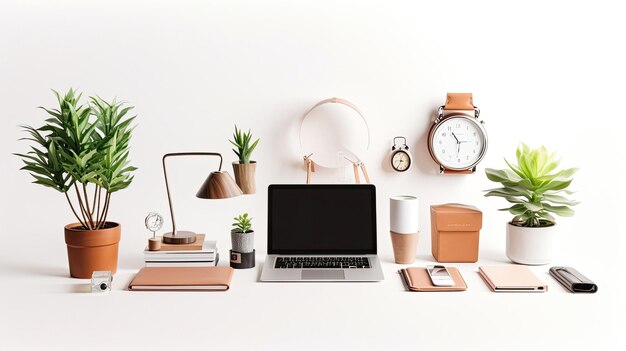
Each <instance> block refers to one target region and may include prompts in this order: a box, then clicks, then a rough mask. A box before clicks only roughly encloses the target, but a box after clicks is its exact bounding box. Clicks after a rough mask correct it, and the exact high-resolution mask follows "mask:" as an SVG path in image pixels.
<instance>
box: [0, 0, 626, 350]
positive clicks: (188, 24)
mask: <svg viewBox="0 0 626 351" xmlns="http://www.w3.org/2000/svg"><path fill="white" fill-rule="evenodd" d="M622 17H623V9H622V8H621V7H620V6H618V5H615V4H614V3H611V2H604V1H594V2H545V1H525V2H520V3H509V2H476V1H472V2H469V1H438V2H435V1H429V2H422V3H418V2H411V1H385V2H383V1H380V2H366V1H344V2H339V1H306V2H287V1H262V2H253V1H248V2H246V1H223V2H215V1H176V2H174V1H135V2H129V1H91V2H85V1H47V2H46V1H13V2H9V1H2V2H1V5H0V102H1V104H0V106H2V108H1V112H0V113H1V115H2V122H3V126H4V127H3V128H1V129H0V133H1V134H0V145H1V150H2V153H0V162H1V164H2V181H1V182H0V186H1V187H2V188H1V192H0V194H2V198H3V200H2V201H1V202H0V206H1V207H0V216H1V221H0V222H1V223H2V227H3V233H2V237H3V240H4V244H3V245H0V246H1V247H2V248H1V249H0V250H1V251H2V254H1V255H0V265H1V266H0V269H1V272H2V275H3V276H4V277H8V278H10V279H5V278H2V279H1V280H0V285H1V286H2V289H3V290H5V291H11V292H12V293H11V294H15V295H19V294H20V293H21V291H23V289H39V290H46V289H47V288H48V287H47V286H46V285H45V284H39V283H33V280H32V279H30V278H28V277H30V276H31V275H32V274H39V275H44V276H45V275H46V274H54V275H64V274H67V273H66V269H67V268H66V264H67V263H66V258H65V245H64V242H63V236H62V233H63V231H62V230H63V229H62V228H63V225H64V224H67V223H69V222H70V221H72V220H73V219H72V216H71V212H70V211H69V209H68V208H67V206H66V203H65V199H64V198H63V197H62V196H61V195H60V194H58V193H55V192H54V191H52V190H50V189H47V188H45V189H44V188H42V187H40V186H34V185H31V184H30V179H29V176H28V175H27V174H25V173H23V172H18V171H17V169H18V168H19V167H20V161H19V159H18V158H17V157H14V156H12V155H11V153H12V152H23V151H25V150H26V149H27V144H26V143H23V142H18V141H16V140H17V139H18V138H20V137H21V136H22V134H21V133H20V132H19V129H18V128H17V125H19V124H31V125H35V126H36V125H40V124H41V122H42V121H43V119H44V118H45V114H44V113H43V111H41V110H38V109H36V107H37V106H47V107H51V106H54V105H55V98H54V96H53V95H52V94H51V92H50V89H51V88H52V89H56V90H60V91H65V90H67V89H68V88H70V87H74V88H77V89H79V90H81V91H83V92H84V93H85V94H86V95H93V94H98V95H100V96H102V97H104V98H113V97H115V96H117V97H119V98H122V99H124V100H127V101H129V102H130V103H131V104H132V105H134V106H136V109H135V111H136V113H137V114H138V115H139V117H138V118H137V128H136V132H135V134H134V138H133V141H132V154H131V156H132V159H133V163H134V164H135V165H136V166H137V167H139V170H138V171H137V172H136V179H135V182H134V183H133V185H132V186H131V187H130V188H129V189H128V190H127V191H123V192H120V193H117V194H115V195H114V197H113V200H112V208H111V211H110V216H109V218H110V219H112V220H117V221H119V222H121V223H122V224H123V238H122V242H121V251H120V269H122V270H123V269H126V270H132V271H134V270H136V269H138V268H139V267H140V266H141V265H142V256H141V250H142V249H143V246H144V245H145V239H146V237H147V234H148V232H147V231H146V230H145V229H144V227H143V218H144V216H145V214H147V212H149V211H150V210H157V211H159V212H161V213H162V214H164V215H167V200H166V195H165V189H164V182H163V178H162V170H161V168H160V167H161V164H160V158H161V156H162V155H163V154H164V153H166V152H172V151H188V150H199V151H218V152H222V153H223V154H224V156H225V159H226V161H227V163H226V167H227V169H228V170H229V171H231V170H230V166H229V164H228V162H232V161H234V160H235V155H234V154H233V153H232V152H231V151H230V146H229V143H228V142H227V139H228V138H229V137H230V136H231V133H232V129H233V124H234V123H237V124H238V125H239V126H241V127H244V128H252V130H253V132H254V134H255V135H256V136H258V137H260V138H261V142H260V144H259V147H258V148H257V151H256V152H255V155H254V159H256V160H257V161H258V163H259V165H258V178H257V186H258V188H259V193H258V194H257V195H255V196H251V197H245V198H237V199H232V200H228V201H221V202H211V201H203V200H198V199H195V198H194V196H193V194H194V193H195V190H196V189H195V188H196V187H197V186H198V185H199V184H200V183H201V182H202V180H203V177H204V173H205V172H206V171H207V170H210V169H211V168H212V167H215V166H216V163H214V161H211V160H202V159H198V160H191V159H190V160H185V161H182V160H180V161H173V162H172V163H171V164H172V167H173V169H174V168H175V167H178V168H177V169H176V171H172V179H173V182H174V185H173V188H174V190H173V191H174V192H175V202H176V205H177V214H178V216H177V217H178V221H179V227H180V228H181V229H191V230H197V231H205V232H208V233H209V234H210V235H211V236H214V237H215V238H217V239H218V241H219V244H220V247H221V248H222V250H223V251H225V250H227V249H228V247H229V242H228V229H229V224H230V218H231V217H232V216H234V215H235V214H237V213H239V212H242V211H247V212H250V214H251V215H253V216H254V218H255V222H254V223H255V227H256V230H257V232H258V236H257V249H258V250H260V251H264V249H265V244H266V241H265V232H266V230H265V227H266V220H265V216H266V198H267V196H266V192H265V188H266V186H267V185H268V184H272V183H302V182H304V176H305V173H304V170H303V168H302V167H301V156H302V155H301V154H300V153H299V149H298V146H297V127H298V122H299V119H300V117H301V116H302V114H303V113H304V112H305V111H306V110H307V109H308V108H309V107H310V106H311V105H313V104H314V103H315V102H317V101H318V100H321V99H323V98H327V97H331V96H337V97H342V98H345V99H348V100H350V101H352V102H354V103H355V104H357V105H358V106H359V107H360V108H361V109H362V110H363V111H364V113H365V116H366V118H367V120H368V123H369V125H370V128H371V134H372V143H371V149H370V152H369V153H368V154H367V155H365V157H364V158H363V159H364V161H365V162H366V164H367V166H368V171H369V173H370V177H371V179H372V181H373V183H374V184H376V186H377V189H378V211H379V217H378V220H379V227H378V229H379V246H380V248H381V254H382V255H383V257H385V258H386V259H387V260H388V261H389V260H391V250H390V243H389V239H388V236H387V230H388V220H389V219H388V204H387V202H388V197H389V196H391V195H398V194H415V195H417V196H419V197H420V199H421V204H422V209H421V216H420V219H421V223H422V224H421V229H422V232H423V233H424V235H423V236H422V241H421V243H420V246H419V254H420V258H422V259H423V260H430V258H429V253H430V239H429V237H428V236H429V231H430V230H429V218H428V216H429V214H428V205H430V204H435V203H444V202H463V203H469V204H474V205H476V206H478V207H479V208H481V209H482V210H483V211H484V214H485V217H484V219H485V222H484V228H483V231H482V233H481V235H482V236H481V257H483V258H485V259H491V260H494V261H502V262H505V261H506V257H505V255H504V237H505V225H504V223H505V222H506V221H507V220H509V215H507V214H506V213H501V212H496V209H497V208H500V207H503V205H504V203H503V202H502V201H500V199H485V198H483V197H482V192H481V190H484V189H487V188H489V187H491V186H492V184H490V183H489V182H488V181H487V179H486V178H485V176H484V173H483V171H484V167H502V166H504V162H503V161H502V158H503V157H505V156H506V157H512V156H513V155H514V151H515V148H516V147H517V144H518V142H519V141H525V142H527V143H529V144H531V145H533V146H538V145H542V144H544V145H546V146H548V147H549V148H551V149H556V150H558V151H559V152H560V154H561V155H562V159H563V166H566V167H569V166H578V167H580V168H581V171H580V172H579V173H578V175H577V176H576V178H575V181H574V183H573V185H572V189H574V190H577V191H578V192H577V194H576V198H577V199H578V200H581V201H582V204H581V205H579V206H578V207H577V208H576V210H577V215H576V216H575V217H574V218H569V219H564V220H562V221H560V222H559V225H560V226H561V250H560V251H559V253H558V256H557V260H556V262H555V263H562V264H568V265H572V266H575V267H577V268H579V269H580V270H581V271H584V272H585V273H588V275H590V276H592V274H593V273H596V274H597V275H596V277H597V276H598V275H600V274H602V273H601V272H602V271H603V269H604V268H606V267H607V266H612V265H613V266H615V265H618V266H621V261H620V257H621V256H622V253H623V244H624V239H623V235H624V234H626V233H625V232H624V229H623V226H622V225H621V224H620V223H621V221H620V220H621V219H622V218H623V212H624V209H625V208H624V205H623V203H622V199H623V195H624V192H623V184H622V180H623V179H624V171H626V169H625V168H624V167H623V164H624V157H625V155H624V147H625V145H624V141H623V140H624V139H623V138H624V130H625V129H624V128H625V127H626V126H625V122H624V120H625V119H626V116H624V109H623V105H624V97H625V96H626V91H625V90H624V85H623V84H624V81H625V80H626V74H625V70H624V62H626V55H625V52H624V39H623V33H624V32H626V28H625V27H626V26H625V25H624V24H623V18H622ZM448 91H453V92H473V93H474V101H475V103H476V105H478V106H479V107H480V108H481V110H482V114H481V117H483V119H484V120H485V121H486V123H487V124H486V128H487V131H488V133H489V142H490V148H489V151H488V153H487V156H486V158H485V159H484V161H483V162H482V164H481V165H480V167H479V172H478V173H477V174H475V175H473V176H461V177H459V176H440V175H438V174H437V170H438V169H437V165H436V164H435V163H434V162H433V161H432V160H431V159H430V156H429V155H428V151H427V148H426V136H427V131H428V128H429V125H430V123H431V119H432V117H433V112H434V110H435V109H436V107H437V106H439V105H440V104H442V103H443V101H444V99H445V94H446V92H448ZM396 135H403V136H406V137H407V139H408V141H409V143H410V146H411V149H412V151H413V153H414V158H415V161H416V165H415V166H414V167H413V168H412V169H411V170H410V171H409V172H406V173H405V174H398V173H394V172H392V171H390V169H389V167H388V166H387V163H388V158H387V157H388V153H389V149H390V147H391V143H392V138H393V137H394V136H396ZM231 173H232V171H231ZM324 181H329V179H327V178H324ZM166 218H167V216H166ZM167 221H168V223H169V219H168V220H167ZM424 264H425V263H424ZM546 270H547V268H546ZM611 270H612V271H613V272H614V273H617V270H616V269H613V268H612V269H611ZM605 274H606V273H605ZM604 277H606V278H607V279H606V280H605V281H603V282H602V283H603V284H604V285H605V286H611V284H613V283H612V282H611V280H610V279H609V278H610V275H608V274H607V275H605V276H604ZM592 278H593V276H592ZM33 279H34V278H33ZM388 279H395V277H388ZM606 290H607V291H609V290H611V289H609V288H608V287H607V288H606ZM618 292H623V286H622V287H620V286H619V285H618V286H614V287H613V290H612V292H611V293H612V294H616V295H610V297H614V296H617V293H618ZM11 296H13V295H11ZM2 300H5V299H4V298H3V299H2ZM613 302H617V300H615V301H613ZM609 303H610V301H609ZM1 304H2V306H4V307H3V310H5V308H11V306H10V305H9V304H7V301H2V303H1ZM618 306H621V307H624V304H623V300H620V301H619V305H618ZM607 311H609V309H607ZM607 313H611V312H607ZM613 313H614V312H613ZM3 314H4V312H3ZM18 314H19V311H15V314H13V315H11V316H12V317H11V318H17V320H18V322H17V325H19V326H22V327H24V328H25V327H26V326H27V324H28V323H27V320H26V319H24V318H25V317H22V319H20V318H18V317H17V315H18ZM27 315H28V314H27ZM611 316H613V317H614V316H615V315H614V314H613V315H609V317H607V318H611ZM598 318H601V317H598ZM0 319H1V320H2V323H1V325H2V328H0V329H3V330H6V328H5V327H7V326H8V325H10V324H11V323H12V322H10V321H9V320H8V319H7V318H6V317H0ZM622 326H623V324H622ZM42 328H43V326H42ZM609 328H616V326H615V325H613V326H611V327H609ZM17 335H21V334H19V333H18V334H17ZM589 340H591V338H590V339H589ZM13 341H15V340H13Z"/></svg>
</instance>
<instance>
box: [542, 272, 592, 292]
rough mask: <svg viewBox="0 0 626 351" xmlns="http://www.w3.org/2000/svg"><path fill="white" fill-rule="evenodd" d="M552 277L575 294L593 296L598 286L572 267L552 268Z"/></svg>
mask: <svg viewBox="0 0 626 351" xmlns="http://www.w3.org/2000/svg"><path fill="white" fill-rule="evenodd" d="M550 275H551V276H553V277H554V279H556V280H557V281H558V282H559V283H561V285H563V286H564V287H565V288H566V289H567V290H569V291H571V292H573V293H588V294H593V293H595V292H597V291H598V286H597V285H596V284H595V283H594V282H592V281H591V280H590V279H589V278H587V277H585V276H584V275H582V274H580V272H578V271H577V270H575V269H574V268H572V267H552V268H550Z"/></svg>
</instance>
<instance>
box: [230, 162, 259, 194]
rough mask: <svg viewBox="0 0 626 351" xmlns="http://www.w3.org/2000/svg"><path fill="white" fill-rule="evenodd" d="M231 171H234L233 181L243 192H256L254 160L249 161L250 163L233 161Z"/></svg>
mask: <svg viewBox="0 0 626 351" xmlns="http://www.w3.org/2000/svg"><path fill="white" fill-rule="evenodd" d="M233 172H234V173H235V182H237V185H239V188H241V191H243V193H244V194H255V193H256V181H255V174H256V161H250V163H239V162H233Z"/></svg>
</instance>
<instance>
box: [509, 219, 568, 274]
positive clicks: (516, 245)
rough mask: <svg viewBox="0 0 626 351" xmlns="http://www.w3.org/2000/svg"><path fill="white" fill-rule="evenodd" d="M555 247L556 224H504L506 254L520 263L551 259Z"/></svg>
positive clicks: (536, 262)
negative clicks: (543, 225)
mask: <svg viewBox="0 0 626 351" xmlns="http://www.w3.org/2000/svg"><path fill="white" fill-rule="evenodd" d="M555 247H556V225H553V226H550V227H519V226H516V225H512V224H511V223H507V225H506V255H507V257H508V258H509V259H510V260H511V261H513V262H515V263H520V264H527V265H542V264H548V263H550V262H551V261H552V255H553V253H554V249H555Z"/></svg>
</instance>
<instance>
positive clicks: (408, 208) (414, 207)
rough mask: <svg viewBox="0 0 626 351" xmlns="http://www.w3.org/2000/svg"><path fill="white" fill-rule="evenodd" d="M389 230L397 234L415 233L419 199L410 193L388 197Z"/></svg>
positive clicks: (417, 227) (417, 224)
mask: <svg viewBox="0 0 626 351" xmlns="http://www.w3.org/2000/svg"><path fill="white" fill-rule="evenodd" d="M389 226H390V230H391V231H392V232H394V233H398V234H416V233H417V232H418V231H419V201H418V200H417V197H415V196H410V195H400V196H392V197H391V198H389Z"/></svg>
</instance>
